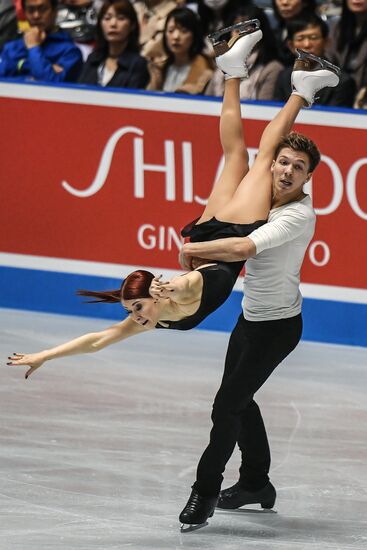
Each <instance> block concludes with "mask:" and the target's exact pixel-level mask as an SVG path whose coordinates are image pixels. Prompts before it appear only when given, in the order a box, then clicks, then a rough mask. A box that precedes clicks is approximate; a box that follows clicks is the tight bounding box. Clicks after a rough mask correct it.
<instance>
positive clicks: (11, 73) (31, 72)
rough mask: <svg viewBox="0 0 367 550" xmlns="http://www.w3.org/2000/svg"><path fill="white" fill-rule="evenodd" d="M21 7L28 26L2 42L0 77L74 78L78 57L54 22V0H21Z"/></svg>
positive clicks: (77, 51) (78, 52)
mask: <svg viewBox="0 0 367 550" xmlns="http://www.w3.org/2000/svg"><path fill="white" fill-rule="evenodd" d="M22 6H23V9H24V12H25V15H26V18H27V21H28V23H29V25H30V29H29V30H27V31H26V32H25V33H24V34H23V36H22V37H21V38H18V39H17V40H13V41H11V42H8V43H7V44H5V46H4V48H3V50H2V52H1V55H0V77H4V76H5V77H12V78H16V79H19V80H43V81H46V82H65V81H69V82H73V81H76V80H77V78H78V75H79V72H80V70H81V67H82V56H81V53H80V50H79V48H78V47H77V46H75V44H74V43H73V41H72V40H71V38H70V37H69V35H68V34H67V33H66V32H64V31H59V30H58V29H57V27H56V25H55V20H56V14H57V0H22Z"/></svg>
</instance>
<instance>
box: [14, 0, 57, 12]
mask: <svg viewBox="0 0 367 550" xmlns="http://www.w3.org/2000/svg"><path fill="white" fill-rule="evenodd" d="M48 1H49V2H50V6H51V8H52V9H53V10H55V9H56V8H57V5H58V0H48ZM26 4H27V0H22V8H23V10H25V8H26Z"/></svg>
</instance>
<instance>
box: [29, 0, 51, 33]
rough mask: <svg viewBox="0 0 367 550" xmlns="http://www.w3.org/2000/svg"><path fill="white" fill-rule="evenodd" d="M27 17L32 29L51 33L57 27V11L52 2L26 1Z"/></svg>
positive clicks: (42, 0)
mask: <svg viewBox="0 0 367 550" xmlns="http://www.w3.org/2000/svg"><path fill="white" fill-rule="evenodd" d="M24 11H25V15H26V18H27V21H28V23H29V24H30V26H31V27H38V28H39V29H41V30H42V31H45V32H46V33H47V32H50V31H51V30H52V29H53V27H54V26H55V19H56V10H54V9H53V8H52V5H51V2H50V0H26V2H25V9H24Z"/></svg>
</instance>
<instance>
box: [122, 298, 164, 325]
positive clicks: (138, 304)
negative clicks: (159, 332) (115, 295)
mask: <svg viewBox="0 0 367 550" xmlns="http://www.w3.org/2000/svg"><path fill="white" fill-rule="evenodd" d="M121 303H122V307H124V308H125V309H126V311H127V312H128V314H129V315H130V317H131V318H132V320H133V321H135V323H138V324H139V325H142V326H143V327H145V328H146V329H149V328H154V327H155V326H156V324H157V323H158V321H159V307H158V306H157V304H156V303H154V300H153V298H135V299H134V300H122V301H121Z"/></svg>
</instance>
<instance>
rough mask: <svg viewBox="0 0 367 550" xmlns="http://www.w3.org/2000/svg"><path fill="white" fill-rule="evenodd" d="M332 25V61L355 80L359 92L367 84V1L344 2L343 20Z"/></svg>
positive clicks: (349, 0) (345, 0)
mask: <svg viewBox="0 0 367 550" xmlns="http://www.w3.org/2000/svg"><path fill="white" fill-rule="evenodd" d="M331 25H332V26H331V37H332V44H331V47H330V49H329V50H328V54H329V56H330V59H331V61H333V62H334V63H336V64H337V65H339V66H340V67H341V68H342V69H344V70H345V71H346V72H347V73H348V74H350V76H351V77H352V78H354V80H355V82H356V85H357V90H358V89H359V88H361V87H362V86H363V85H364V84H365V83H366V82H367V0H343V9H342V15H341V18H340V19H339V20H337V21H336V22H332V23H331Z"/></svg>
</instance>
